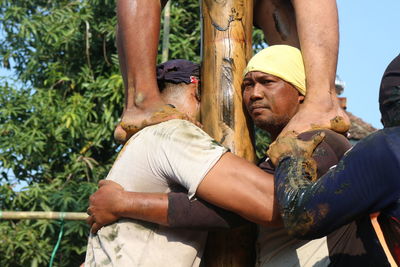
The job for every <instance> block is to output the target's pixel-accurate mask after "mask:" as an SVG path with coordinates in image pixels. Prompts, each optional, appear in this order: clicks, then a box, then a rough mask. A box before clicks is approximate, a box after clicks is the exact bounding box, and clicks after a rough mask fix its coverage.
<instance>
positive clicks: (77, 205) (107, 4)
mask: <svg viewBox="0 0 400 267" xmlns="http://www.w3.org/2000/svg"><path fill="white" fill-rule="evenodd" d="M198 11H199V7H198V1H191V0H181V1H174V2H173V3H172V5H171V13H172V14H171V32H170V58H185V59H188V60H192V61H199V54H200V22H199V19H200V16H199V12H198ZM0 17H1V18H2V19H1V20H0V31H1V33H2V34H1V35H0V59H1V62H2V65H3V67H5V68H10V69H12V70H13V71H14V73H15V77H16V80H12V79H10V78H8V79H4V78H3V79H2V82H1V83H0V183H1V185H0V210H13V211H38V210H43V211H50V210H54V211H75V212H78V211H81V212H84V211H86V208H87V199H88V197H89V195H90V194H91V193H92V192H93V191H94V190H95V189H96V184H97V181H98V180H99V179H102V178H104V177H106V175H107V172H108V170H109V168H110V166H111V164H112V162H113V161H114V159H115V156H116V152H117V151H118V150H119V149H120V147H119V146H117V145H116V144H115V143H114V141H113V137H112V133H113V130H114V126H115V125H116V123H117V120H118V117H119V115H120V114H121V112H122V105H123V104H122V103H123V82H122V78H121V75H120V72H119V68H118V59H117V52H116V47H115V26H116V16H115V1H111V0H58V1H47V0H3V1H1V2H0ZM255 36H257V38H258V39H257V40H258V46H257V47H258V48H260V47H261V39H260V33H259V32H256V33H255ZM21 183H25V184H26V187H25V188H23V189H22V190H19V189H18V190H17V189H16V186H17V185H18V184H21ZM59 229H60V223H59V222H57V221H48V220H22V221H17V220H16V221H0V237H1V239H0V240H1V242H0V255H2V256H1V257H0V265H1V266H28V265H31V266H44V265H47V264H48V263H49V258H50V255H51V252H52V249H53V247H54V245H55V244H56V240H57V236H58V232H59ZM88 230H89V229H88V227H87V226H86V224H85V223H84V222H67V223H65V233H64V236H63V239H62V242H61V246H60V249H59V250H58V252H57V254H56V260H55V263H54V264H55V265H57V266H77V265H79V264H80V263H81V262H83V260H84V255H85V246H86V241H87V234H88Z"/></svg>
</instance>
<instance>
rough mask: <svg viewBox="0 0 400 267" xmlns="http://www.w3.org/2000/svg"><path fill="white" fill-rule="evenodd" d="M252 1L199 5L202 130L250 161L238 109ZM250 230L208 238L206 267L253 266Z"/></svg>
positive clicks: (228, 0)
mask: <svg viewBox="0 0 400 267" xmlns="http://www.w3.org/2000/svg"><path fill="white" fill-rule="evenodd" d="M252 12H253V0H225V1H220V0H202V20H203V25H202V57H203V62H202V77H201V79H202V99H201V100H202V101H201V118H202V124H203V125H204V130H205V131H206V132H207V133H209V134H210V135H211V136H212V137H214V138H215V139H216V140H217V141H219V142H221V143H222V144H223V145H224V146H226V147H228V148H230V150H231V152H233V153H235V154H236V155H238V156H241V157H243V158H245V159H247V160H249V161H254V160H255V154H254V148H253V143H252V135H251V134H250V133H251V132H252V131H251V130H249V128H251V126H250V124H249V120H248V118H246V116H245V115H244V111H243V104H242V93H241V83H242V78H243V77H242V73H243V70H244V68H245V67H246V64H247V62H248V60H249V59H250V57H251V55H252V47H251V37H252V25H253V23H252V22H253V14H252ZM255 237H256V231H255V227H250V228H249V227H247V228H244V229H240V230H233V231H227V232H215V233H210V234H209V238H208V241H207V247H206V251H205V257H204V260H205V264H206V266H218V267H221V266H253V265H254V255H255V249H254V243H255Z"/></svg>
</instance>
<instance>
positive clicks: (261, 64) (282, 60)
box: [243, 45, 306, 95]
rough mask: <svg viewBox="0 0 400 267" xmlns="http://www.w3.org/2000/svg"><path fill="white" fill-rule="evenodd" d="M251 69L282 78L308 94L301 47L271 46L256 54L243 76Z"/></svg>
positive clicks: (303, 93) (302, 92)
mask: <svg viewBox="0 0 400 267" xmlns="http://www.w3.org/2000/svg"><path fill="white" fill-rule="evenodd" d="M251 71H261V72H264V73H268V74H271V75H274V76H277V77H279V78H281V79H282V80H284V81H286V82H288V83H290V84H292V85H293V86H294V87H296V89H297V90H298V91H299V92H300V93H301V94H302V95H305V94H306V75H305V72H304V63H303V57H302V55H301V52H300V50H299V49H297V48H295V47H292V46H288V45H273V46H269V47H267V48H265V49H263V50H261V51H260V52H258V53H257V54H256V55H254V56H253V57H252V58H251V59H250V61H249V63H248V64H247V67H246V69H245V70H244V72H243V77H244V76H245V75H246V74H247V73H249V72H251Z"/></svg>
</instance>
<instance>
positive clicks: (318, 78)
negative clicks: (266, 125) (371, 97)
mask: <svg viewBox="0 0 400 267" xmlns="http://www.w3.org/2000/svg"><path fill="white" fill-rule="evenodd" d="M254 22H255V23H256V24H257V25H258V26H260V27H261V28H262V29H263V31H264V34H265V36H266V40H267V42H268V43H269V44H271V45H272V44H288V45H292V46H295V47H299V46H300V48H301V50H302V54H303V58H304V65H305V71H306V76H307V96H306V98H305V101H304V104H303V105H302V106H301V107H300V110H299V112H298V113H297V114H296V115H295V116H294V117H293V118H292V120H291V121H290V122H289V124H288V125H287V126H286V127H285V129H284V130H283V131H282V134H284V133H285V132H287V131H296V132H299V133H300V132H303V131H305V130H308V129H311V128H315V127H325V128H330V129H332V130H334V131H337V132H346V131H347V130H348V128H349V119H348V117H347V115H346V113H345V112H344V111H343V110H342V109H341V108H340V107H339V104H338V101H337V97H336V92H335V76H336V65H337V54H338V43H339V34H338V15H337V8H336V1H335V0H325V1H305V0H292V1H291V2H290V1H289V0H258V1H257V3H256V5H255V10H254Z"/></svg>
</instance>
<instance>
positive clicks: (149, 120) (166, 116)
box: [114, 103, 200, 144]
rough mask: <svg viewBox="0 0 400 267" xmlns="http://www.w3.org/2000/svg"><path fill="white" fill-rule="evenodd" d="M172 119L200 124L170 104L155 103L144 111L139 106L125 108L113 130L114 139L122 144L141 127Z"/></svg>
mask: <svg viewBox="0 0 400 267" xmlns="http://www.w3.org/2000/svg"><path fill="white" fill-rule="evenodd" d="M172 119H182V120H188V121H191V122H193V123H195V124H196V125H197V126H200V124H199V123H198V122H196V121H195V120H194V119H193V118H190V117H189V116H188V115H186V114H184V113H182V112H180V111H179V110H177V109H176V108H175V107H174V106H172V105H170V104H163V103H162V104H157V105H155V106H153V107H150V108H147V109H146V110H145V111H144V110H142V109H139V108H134V109H126V110H125V111H124V113H123V114H122V119H121V122H120V123H119V124H118V125H117V127H116V128H115V130H114V139H115V140H116V141H117V142H118V143H120V144H124V143H126V141H128V139H129V138H130V137H131V136H132V135H134V134H135V133H137V132H138V131H140V130H141V129H143V128H145V127H147V126H150V125H155V124H158V123H161V122H164V121H168V120H172Z"/></svg>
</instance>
